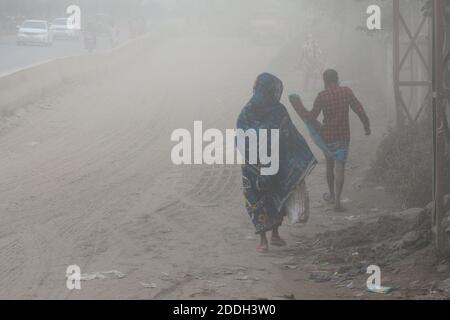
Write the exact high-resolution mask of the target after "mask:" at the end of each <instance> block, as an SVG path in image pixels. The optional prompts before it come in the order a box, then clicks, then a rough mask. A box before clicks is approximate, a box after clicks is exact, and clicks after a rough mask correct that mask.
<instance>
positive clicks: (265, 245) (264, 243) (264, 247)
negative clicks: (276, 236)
mask: <svg viewBox="0 0 450 320" xmlns="http://www.w3.org/2000/svg"><path fill="white" fill-rule="evenodd" d="M256 251H258V252H259V253H267V252H269V241H268V240H267V237H266V234H265V233H261V240H260V242H259V246H258V248H256Z"/></svg>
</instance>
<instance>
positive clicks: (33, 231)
mask: <svg viewBox="0 0 450 320" xmlns="http://www.w3.org/2000/svg"><path fill="white" fill-rule="evenodd" d="M199 48H202V50H199ZM199 53H200V54H199ZM276 54H277V49H276V48H272V47H268V46H264V47H262V46H259V45H256V44H249V43H248V42H245V41H241V40H236V39H220V40H219V39H211V38H208V39H204V38H200V37H190V38H182V39H176V40H171V41H167V42H166V43H164V44H162V45H160V46H158V47H157V48H155V49H154V50H153V51H152V52H146V53H143V54H142V56H140V57H137V59H136V61H135V62H134V63H132V64H130V65H129V66H128V67H127V68H126V69H124V68H123V69H120V70H117V71H112V72H111V73H110V74H108V76H107V77H103V78H101V77H100V78H99V77H93V78H92V79H91V80H90V81H86V82H79V81H78V82H77V81H74V82H72V83H69V84H66V85H64V86H62V87H61V88H60V89H58V90H55V91H54V92H50V93H48V95H47V96H46V97H45V98H43V99H42V100H40V101H37V102H36V103H35V104H33V105H29V106H27V107H26V108H25V109H23V110H20V111H19V112H18V113H17V114H16V115H15V116H14V117H11V118H7V119H2V120H1V131H0V150H1V152H0V181H2V183H1V185H0V212H1V214H0V255H1V259H0V298H3V299H50V298H51V299H203V298H207V299H385V298H388V299H396V298H421V297H426V298H434V297H436V298H444V297H445V295H444V294H443V293H438V292H435V290H434V287H435V286H436V281H440V280H444V279H446V278H448V276H449V274H448V271H444V272H443V273H442V272H441V273H437V272H429V271H430V270H434V269H435V268H436V265H438V264H439V263H441V261H435V259H434V258H433V255H432V254H431V253H429V246H427V244H426V243H423V245H422V247H421V248H420V250H421V251H420V253H417V252H418V251H417V250H419V249H417V250H415V251H414V252H412V251H408V250H406V251H405V252H403V253H404V254H405V256H399V257H397V256H395V257H393V258H392V260H391V261H380V259H379V257H380V256H379V255H375V256H374V255H371V254H365V253H364V251H361V250H363V249H364V248H366V249H368V248H369V249H370V248H372V245H374V244H376V243H379V242H383V241H390V240H391V239H393V238H395V237H397V236H400V235H401V234H400V233H397V232H396V231H397V230H400V229H396V228H400V226H402V225H403V224H402V223H399V222H398V220H395V219H394V222H392V221H391V220H389V218H386V219H387V220H382V222H377V221H378V219H379V217H382V216H384V215H385V214H386V213H390V212H393V211H394V209H395V210H398V208H396V204H395V202H394V200H393V199H391V198H390V197H389V195H387V194H386V193H385V192H384V191H383V190H382V189H381V188H377V186H373V185H369V184H367V183H365V182H364V181H363V177H364V173H365V172H366V170H367V169H368V167H369V165H370V161H371V159H372V157H373V155H374V153H375V149H376V144H377V142H378V141H379V140H380V138H381V137H382V135H383V133H384V130H385V127H384V126H382V125H380V124H376V123H375V127H374V134H373V136H372V137H369V138H366V137H365V136H363V131H362V128H361V126H360V125H359V124H357V123H356V124H355V126H354V139H353V142H352V146H351V148H352V154H351V158H350V161H349V170H348V179H347V186H346V190H345V194H344V198H345V204H346V206H347V207H348V209H349V211H348V212H346V213H339V214H336V213H334V212H332V211H331V210H330V208H328V207H327V206H326V205H325V204H323V203H322V202H321V200H320V199H321V196H322V194H323V193H324V192H325V191H326V186H325V180H324V163H323V159H322V156H321V155H320V153H319V152H318V150H317V149H316V148H314V150H315V153H316V154H317V157H318V159H319V160H320V164H319V165H318V167H317V168H316V169H315V171H314V172H313V174H312V175H311V176H310V177H309V179H308V187H309V190H310V195H311V199H312V200H311V201H312V215H311V220H310V222H309V223H308V224H307V225H306V226H289V225H286V226H283V228H282V229H281V232H282V236H284V237H285V238H286V240H287V241H288V242H289V245H288V247H286V248H282V249H278V248H273V249H272V250H271V251H270V253H269V254H265V255H260V254H258V253H257V252H256V250H255V248H256V246H257V242H258V239H257V236H255V235H254V229H253V226H252V225H251V223H250V221H249V218H248V216H247V214H246V212H245V209H244V200H243V196H242V192H241V189H240V169H239V167H237V166H182V167H177V166H174V165H173V164H172V163H171V161H170V151H171V148H172V147H173V144H172V143H171V141H170V135H171V133H172V131H173V130H174V129H178V128H186V129H188V130H192V128H193V121H194V120H202V121H203V124H204V126H205V127H209V128H218V129H227V128H234V124H235V120H236V117H237V115H238V113H239V111H240V109H241V108H242V107H243V105H244V104H245V103H246V102H247V100H248V99H249V97H250V95H251V89H252V84H253V81H254V79H255V77H256V75H257V74H259V73H260V72H262V71H266V67H267V66H268V65H269V63H270V61H271V60H272V59H273V58H274V57H276ZM268 71H272V70H268ZM275 71H276V70H275ZM279 76H280V77H282V78H283V80H285V81H286V87H287V88H288V91H289V90H293V88H295V87H296V78H295V76H293V75H292V74H290V75H283V74H281V75H279ZM287 93H290V92H285V97H284V101H285V102H286V101H287V99H286V97H287V95H286V94H287ZM362 95H363V97H362V99H363V100H364V94H363V93H362ZM308 99H309V100H308ZM308 99H306V100H307V101H310V98H308ZM374 107H375V108H376V106H374ZM295 121H296V123H297V124H298V125H299V128H301V124H300V122H299V121H298V120H295ZM383 221H385V222H383ZM386 221H387V222H386ZM358 223H363V224H364V225H367V224H368V226H367V228H368V229H367V230H368V231H367V232H368V233H367V235H368V238H369V239H370V241H372V242H370V243H364V241H362V240H363V239H361V234H360V233H358V232H356V231H358V230H359V231H360V230H361V228H360V227H359V225H358ZM371 223H372V225H371ZM377 223H378V224H377ZM355 224H356V226H357V227H356V229H355V227H353V229H352V226H354V225H355ZM386 224H387V225H390V224H393V225H394V226H393V227H392V228H393V229H392V228H391V229H389V230H391V233H389V232H384V231H382V232H380V233H379V234H377V233H376V232H375V233H374V232H373V230H378V229H379V228H380V226H385V225H386ZM348 228H350V229H348ZM333 230H343V231H337V232H335V233H333ZM389 230H388V231H389ZM424 230H425V229H424ZM400 231H401V232H406V231H407V230H404V229H401V230H400ZM323 232H328V233H325V234H322V233H323ZM351 232H354V233H355V235H354V237H353V238H352V237H350V238H352V239H353V240H354V239H360V240H361V241H362V242H357V243H355V242H352V241H347V240H346V239H347V238H346V237H345V235H349V234H352V233H351ZM402 234H403V233H402ZM358 236H359V237H360V238H357V237H358ZM377 236H378V237H379V239H375V237H377ZM424 236H425V235H424ZM363 238H364V237H363ZM375 240H376V241H375ZM339 244H341V245H339ZM416 244H417V241H416ZM364 245H367V246H366V247H364ZM415 248H418V247H415ZM369 249H368V250H369ZM356 250H360V251H361V252H358V251H356ZM389 250H390V249H386V250H385V251H382V252H388V253H389V254H391V253H392V252H393V251H389ZM427 250H428V251H427ZM369 251H370V250H369ZM332 253H335V254H334V255H333V254H332ZM423 256H427V257H429V260H426V262H427V264H429V265H425V264H424V262H423V261H422V260H423V259H417V257H423ZM414 259H416V260H420V261H417V263H416V265H414V264H412V263H411V261H412V260H414ZM374 263H375V264H376V263H383V264H382V265H380V267H382V272H383V273H382V281H383V285H389V286H393V287H394V288H396V289H397V290H395V291H394V292H393V293H392V294H391V295H388V296H386V295H376V294H369V293H366V291H365V289H364V288H365V287H364V286H365V283H366V279H367V277H368V275H366V274H365V268H367V266H369V265H371V264H374ZM69 265H79V266H80V267H81V270H82V273H83V274H84V275H85V277H86V280H88V279H91V280H89V281H82V284H81V285H82V288H81V290H75V291H70V290H68V289H67V288H66V284H65V281H66V278H65V273H66V268H67V267H68V266H69ZM107 271H115V272H112V273H111V272H110V273H105V274H103V276H102V274H98V273H99V272H107ZM441 271H442V270H441ZM317 274H320V276H319V277H317ZM92 278H94V279H92ZM417 281H418V282H417ZM411 284H414V285H415V286H416V287H417V288H412V287H411Z"/></svg>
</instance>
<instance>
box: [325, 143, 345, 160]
mask: <svg viewBox="0 0 450 320" xmlns="http://www.w3.org/2000/svg"><path fill="white" fill-rule="evenodd" d="M327 147H328V149H329V150H330V151H331V153H332V158H333V159H334V160H337V161H343V162H345V161H347V158H348V150H349V148H350V142H348V141H338V142H333V143H327ZM327 157H328V158H329V156H327Z"/></svg>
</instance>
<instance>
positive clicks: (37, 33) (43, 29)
mask: <svg viewBox="0 0 450 320" xmlns="http://www.w3.org/2000/svg"><path fill="white" fill-rule="evenodd" d="M17 29H18V30H17V44H18V45H22V44H27V43H37V44H43V45H46V46H51V45H52V44H53V34H52V31H51V30H50V28H49V25H48V23H47V21H44V20H25V21H24V22H23V23H22V24H21V25H20V26H18V27H17Z"/></svg>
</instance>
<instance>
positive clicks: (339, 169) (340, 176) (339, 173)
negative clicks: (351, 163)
mask: <svg viewBox="0 0 450 320" xmlns="http://www.w3.org/2000/svg"><path fill="white" fill-rule="evenodd" d="M344 180H345V161H336V197H335V207H334V211H336V212H343V211H345V208H344V207H343V206H342V203H341V196H342V189H343V188H344Z"/></svg>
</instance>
